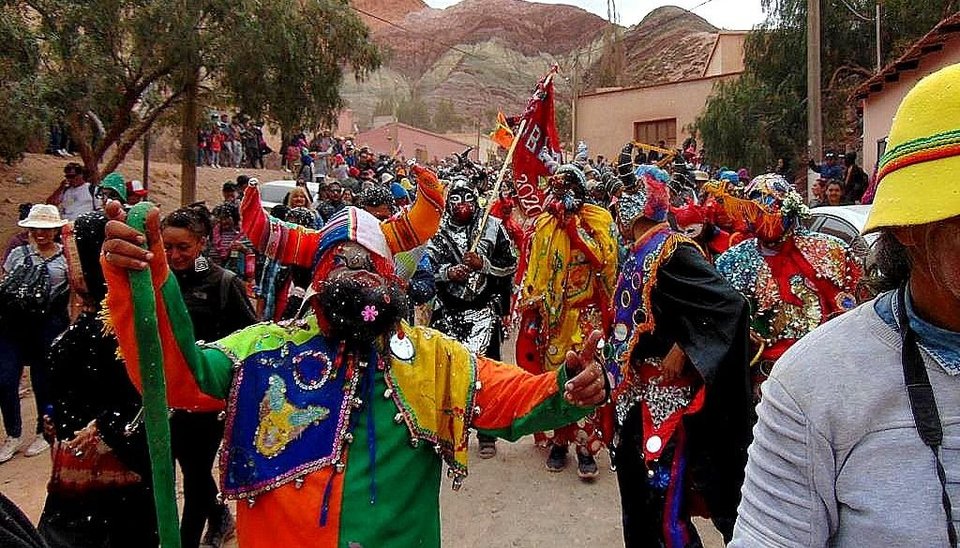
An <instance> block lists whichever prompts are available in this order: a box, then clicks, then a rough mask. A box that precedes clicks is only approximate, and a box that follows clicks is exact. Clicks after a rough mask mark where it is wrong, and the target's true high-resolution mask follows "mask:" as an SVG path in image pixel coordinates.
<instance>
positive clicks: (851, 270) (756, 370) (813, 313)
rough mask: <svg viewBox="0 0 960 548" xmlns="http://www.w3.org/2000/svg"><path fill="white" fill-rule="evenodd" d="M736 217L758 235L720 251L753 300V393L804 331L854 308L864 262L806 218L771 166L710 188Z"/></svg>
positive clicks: (732, 278) (726, 270)
mask: <svg viewBox="0 0 960 548" xmlns="http://www.w3.org/2000/svg"><path fill="white" fill-rule="evenodd" d="M710 192H711V193H713V194H714V195H715V196H716V199H717V201H718V203H720V205H721V206H723V208H724V209H725V210H726V211H727V212H728V214H729V215H730V217H731V218H733V220H734V222H740V223H741V224H743V225H744V226H745V227H746V229H747V231H748V232H749V233H750V234H754V235H755V236H754V237H752V238H750V239H748V240H744V241H743V242H741V243H739V244H737V245H735V246H733V247H731V248H730V249H729V250H727V251H726V252H725V253H723V254H722V255H720V256H719V257H717V261H716V265H717V270H718V271H719V272H720V274H721V275H723V277H725V278H726V279H727V280H728V281H729V282H730V283H731V284H732V285H733V287H734V288H736V289H737V291H739V292H740V293H741V294H743V295H744V296H745V297H746V298H747V301H748V302H749V303H750V311H751V315H752V319H751V337H752V338H753V339H754V344H755V345H758V346H759V351H758V352H757V354H756V356H755V358H754V362H755V363H754V364H753V366H754V367H753V369H752V371H751V376H752V379H753V387H754V399H755V400H756V401H759V398H760V385H761V384H762V383H763V381H764V380H766V378H767V377H768V376H769V375H770V371H771V369H772V368H773V365H774V362H776V361H777V359H779V358H780V356H781V355H783V353H784V352H786V350H787V349H788V348H790V346H792V345H793V344H794V343H795V342H797V340H799V339H800V338H801V337H803V336H804V335H806V334H807V333H809V332H810V331H813V330H814V329H815V328H816V327H817V326H819V325H820V324H822V323H824V322H826V321H827V320H829V319H830V318H832V317H834V316H837V315H839V314H842V313H843V312H846V311H848V310H851V309H853V308H854V307H855V306H856V305H857V300H856V298H855V297H854V295H855V294H856V289H857V285H858V284H859V282H860V278H861V276H862V270H861V268H860V265H859V263H857V260H856V258H855V257H854V255H853V253H852V251H851V250H850V247H849V246H847V244H846V243H844V242H843V241H842V240H840V239H838V238H835V237H833V236H829V235H826V234H820V233H817V232H810V231H808V230H806V229H805V228H803V227H802V226H800V223H799V221H800V219H801V218H802V217H803V216H804V215H806V214H807V207H806V206H805V205H804V203H803V199H802V198H801V197H800V195H799V194H797V192H796V191H795V190H794V189H793V185H791V184H790V183H789V182H787V180H786V179H784V178H783V177H782V176H780V175H776V174H772V173H768V174H765V175H760V176H758V177H756V178H755V179H753V180H752V181H751V182H750V183H748V184H747V185H746V186H745V187H743V188H742V189H738V190H737V191H734V192H731V191H730V187H729V186H727V185H722V184H721V185H716V186H714V187H713V188H711V189H710Z"/></svg>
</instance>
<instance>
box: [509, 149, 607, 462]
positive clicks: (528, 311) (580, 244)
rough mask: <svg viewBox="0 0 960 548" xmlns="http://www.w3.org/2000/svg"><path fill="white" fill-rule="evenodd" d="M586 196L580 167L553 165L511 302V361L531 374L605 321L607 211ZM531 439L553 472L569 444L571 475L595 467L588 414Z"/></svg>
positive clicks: (595, 444) (553, 363) (550, 366)
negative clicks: (573, 462)
mask: <svg viewBox="0 0 960 548" xmlns="http://www.w3.org/2000/svg"><path fill="white" fill-rule="evenodd" d="M585 200H586V177H585V176H584V174H583V171H581V170H580V168H578V167H576V166H574V165H570V164H567V165H563V166H560V167H559V168H558V169H557V171H556V172H555V173H554V175H553V176H552V177H551V178H550V188H549V192H548V196H547V204H546V211H544V212H543V213H541V214H540V215H539V216H537V218H536V219H535V220H534V223H533V227H532V234H531V235H530V236H529V243H528V249H527V254H526V255H525V256H524V261H523V264H521V267H520V270H521V272H523V279H522V282H521V285H520V297H519V299H518V303H517V312H518V314H519V317H520V330H519V333H518V335H517V363H518V364H520V365H521V366H523V367H524V368H525V369H527V370H528V371H531V372H543V371H556V370H557V369H558V368H559V367H560V366H561V365H562V364H563V359H564V356H565V355H566V353H567V351H568V350H574V349H579V348H581V347H582V345H583V343H584V340H585V334H587V333H590V332H591V331H593V330H594V329H603V328H604V326H606V325H609V320H610V314H611V311H612V307H611V295H612V294H613V288H614V286H615V285H616V280H617V251H618V247H617V240H616V237H615V236H614V233H613V231H614V226H613V217H611V216H610V213H609V212H608V211H607V210H605V209H603V208H602V207H600V206H596V205H593V204H589V203H586V201H585ZM537 443H538V444H539V445H546V446H548V447H550V454H549V456H548V457H547V462H546V466H547V469H548V470H550V471H552V472H559V471H560V470H563V469H564V468H565V467H566V465H567V452H568V447H569V444H571V443H575V444H576V446H577V461H578V474H579V475H580V476H581V477H582V478H584V479H590V478H594V477H596V476H597V474H598V473H599V470H598V468H597V464H596V460H595V458H594V456H595V455H596V454H597V452H599V451H600V449H602V448H603V442H602V441H601V439H600V435H599V432H597V425H596V422H595V420H594V419H593V418H591V419H588V420H583V421H580V422H578V423H577V424H571V425H568V426H567V427H565V428H560V429H557V430H555V431H553V432H547V433H543V434H538V435H537Z"/></svg>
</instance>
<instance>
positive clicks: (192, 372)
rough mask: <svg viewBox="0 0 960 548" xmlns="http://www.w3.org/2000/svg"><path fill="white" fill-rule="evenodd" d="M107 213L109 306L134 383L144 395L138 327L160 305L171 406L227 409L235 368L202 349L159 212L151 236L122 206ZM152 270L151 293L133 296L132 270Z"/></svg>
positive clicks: (151, 216) (150, 220)
mask: <svg viewBox="0 0 960 548" xmlns="http://www.w3.org/2000/svg"><path fill="white" fill-rule="evenodd" d="M107 213H108V215H109V216H110V217H111V219H113V220H111V221H110V222H109V223H108V224H107V232H106V236H107V239H106V241H105V242H104V244H103V251H104V253H103V255H102V257H101V264H102V266H103V273H104V277H105V278H106V281H107V289H108V291H107V299H106V305H107V311H108V314H109V324H110V325H111V326H112V328H113V330H114V332H115V333H116V336H117V342H118V343H119V346H120V353H121V355H122V356H123V358H124V362H125V364H126V368H127V374H128V375H129V376H130V380H131V381H133V384H134V386H136V387H137V389H138V390H142V386H143V382H142V379H141V374H140V354H141V351H140V341H139V340H138V337H137V332H136V323H137V322H138V321H139V320H138V318H140V315H141V314H143V310H145V309H146V308H147V305H148V304H149V302H150V301H152V300H155V302H156V316H157V318H156V319H157V324H158V327H159V332H160V341H161V352H162V356H163V368H164V375H165V378H166V387H167V403H168V405H170V406H171V407H173V408H177V409H189V410H193V411H216V410H221V409H223V406H224V405H223V401H222V400H223V399H224V398H225V397H226V395H227V392H228V391H229V387H230V382H231V379H232V375H233V372H232V369H231V365H232V364H231V362H230V360H229V359H228V358H227V357H226V356H225V355H224V354H223V353H222V352H219V351H216V350H212V349H205V350H203V351H201V350H200V349H199V348H198V347H197V345H196V340H195V338H194V334H193V322H192V321H191V320H190V316H189V314H188V313H187V307H186V305H185V304H184V302H183V297H182V296H181V294H180V287H179V285H178V284H177V281H176V278H174V277H173V276H172V275H171V274H170V270H169V268H168V266H167V261H166V255H165V253H164V250H163V242H162V240H161V239H160V227H159V224H160V223H159V212H158V211H157V209H156V208H154V209H152V210H151V211H150V212H149V213H148V214H147V226H146V234H144V233H141V232H139V231H137V230H135V229H134V228H132V227H130V226H127V225H126V224H124V223H123V222H122V221H121V220H120V219H122V218H123V212H122V210H121V209H120V207H119V204H117V203H115V202H113V203H111V204H110V205H109V206H108V210H107ZM144 242H146V243H147V244H148V247H147V248H146V249H144V248H141V247H140V244H142V243H144ZM146 269H149V270H150V277H151V282H152V284H151V288H150V290H144V291H138V292H135V291H133V290H132V286H131V284H130V281H129V278H128V274H127V271H128V270H146ZM151 290H152V291H151Z"/></svg>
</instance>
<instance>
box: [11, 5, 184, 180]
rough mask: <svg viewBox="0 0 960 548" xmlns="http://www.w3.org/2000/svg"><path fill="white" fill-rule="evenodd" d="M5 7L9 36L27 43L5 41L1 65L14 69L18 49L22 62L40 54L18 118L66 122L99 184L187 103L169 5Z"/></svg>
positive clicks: (19, 141) (14, 144)
mask: <svg viewBox="0 0 960 548" xmlns="http://www.w3.org/2000/svg"><path fill="white" fill-rule="evenodd" d="M2 6H3V24H2V26H3V27H4V32H5V33H7V32H9V33H11V34H12V35H14V36H19V37H20V39H21V42H20V44H19V48H13V47H9V45H8V42H9V40H8V39H7V37H6V36H4V37H3V38H4V40H3V41H4V43H5V44H7V45H5V46H4V47H2V48H0V65H2V66H9V64H10V63H11V60H12V59H16V58H17V56H18V53H17V52H16V50H17V49H20V50H21V53H20V54H19V55H20V56H21V57H23V54H22V52H23V51H32V52H37V53H38V54H39V55H37V56H36V61H35V62H36V64H35V67H34V68H35V72H34V73H33V74H34V76H33V77H28V78H27V79H26V80H19V83H20V84H22V85H21V86H20V87H19V88H18V90H17V91H18V92H19V95H18V96H17V97H18V99H19V100H20V101H21V103H20V105H21V106H20V107H19V108H20V109H23V111H24V112H21V113H20V114H18V116H26V117H27V118H28V120H29V121H30V122H31V123H28V124H27V125H25V127H26V128H30V127H36V125H37V124H38V123H41V121H47V120H49V119H56V120H62V121H64V123H65V124H66V126H67V130H68V132H69V134H70V137H71V140H72V142H73V146H74V147H75V148H76V149H77V151H78V152H79V154H80V157H81V159H82V161H83V164H84V166H85V167H86V169H87V170H88V171H89V173H90V174H91V177H92V178H93V179H95V180H96V179H97V178H98V177H99V174H100V173H102V172H108V171H112V170H114V169H116V167H117V166H118V165H119V164H120V162H121V161H123V158H124V157H125V156H126V154H127V153H128V152H129V151H130V149H131V148H133V146H134V145H135V144H136V142H137V141H138V140H139V139H140V137H141V136H142V135H143V134H144V132H145V131H147V129H149V127H150V126H151V125H152V124H153V123H154V122H155V121H156V119H157V118H158V117H159V116H160V115H161V114H163V113H164V112H166V111H167V110H168V109H170V108H172V107H173V106H175V105H176V104H177V103H178V101H179V100H180V99H181V96H182V94H181V92H180V90H178V89H176V88H175V87H172V86H171V80H170V76H171V74H172V72H173V70H174V68H175V67H176V65H177V60H176V58H175V57H174V56H171V55H167V53H168V50H169V48H170V46H171V41H172V40H171V38H172V36H171V33H170V31H171V30H172V29H173V28H174V25H173V23H174V21H173V18H172V13H173V11H172V10H170V9H169V6H168V3H167V2H163V1H159V0H155V1H149V0H22V1H18V2H13V1H6V2H4V3H3V4H2ZM4 80H6V79H4ZM15 110H16V109H13V110H7V109H4V111H5V112H14V111H15ZM30 131H33V130H30ZM7 138H8V136H6V135H4V137H3V139H7ZM22 144H23V141H22V139H14V140H12V141H8V145H5V146H6V147H7V148H9V149H10V150H15V149H16V148H18V147H19V146H21V145H22ZM20 151H21V152H22V148H21V150H20Z"/></svg>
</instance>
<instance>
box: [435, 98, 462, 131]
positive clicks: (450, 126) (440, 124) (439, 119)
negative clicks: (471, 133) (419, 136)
mask: <svg viewBox="0 0 960 548" xmlns="http://www.w3.org/2000/svg"><path fill="white" fill-rule="evenodd" d="M465 123H466V120H464V118H463V117H462V116H460V114H459V113H458V112H457V109H456V107H454V106H453V102H452V101H450V100H449V99H444V100H442V101H440V102H439V103H437V106H436V108H435V109H434V110H433V116H432V117H431V123H430V129H432V130H433V131H436V132H438V133H448V132H451V131H459V130H461V129H463V126H464V124H465Z"/></svg>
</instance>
